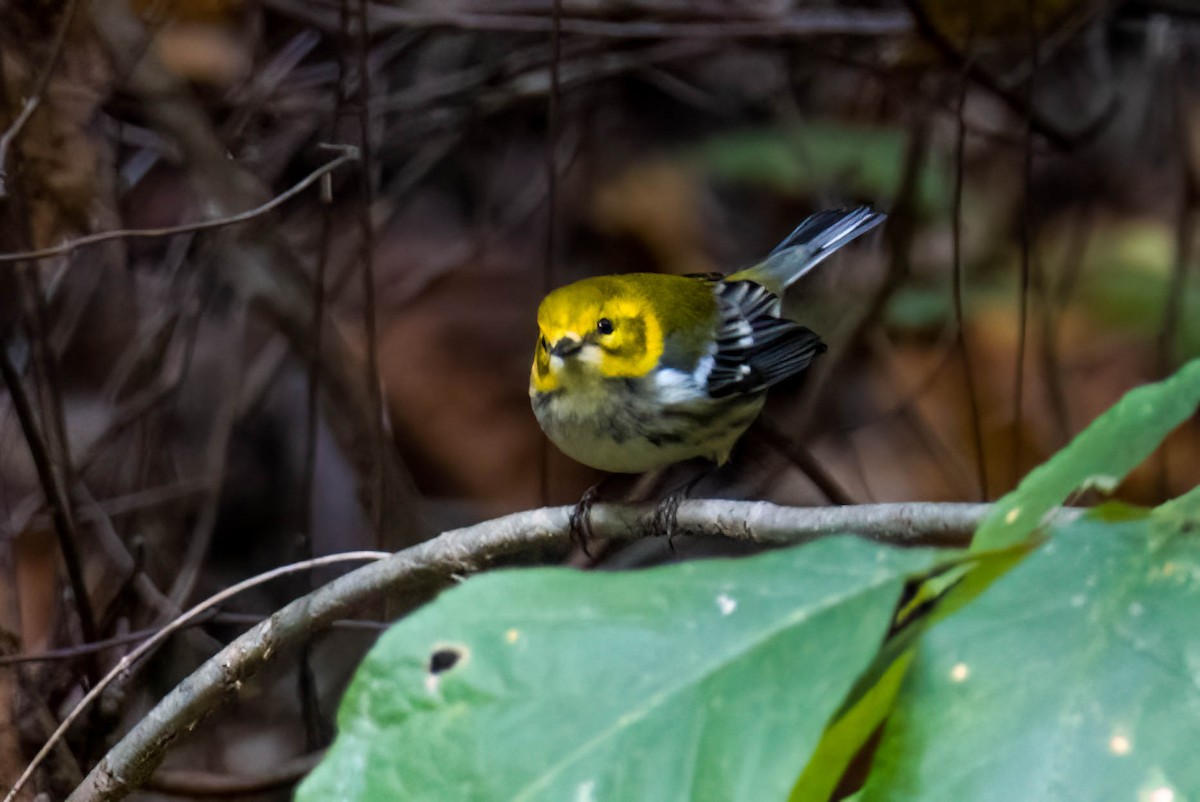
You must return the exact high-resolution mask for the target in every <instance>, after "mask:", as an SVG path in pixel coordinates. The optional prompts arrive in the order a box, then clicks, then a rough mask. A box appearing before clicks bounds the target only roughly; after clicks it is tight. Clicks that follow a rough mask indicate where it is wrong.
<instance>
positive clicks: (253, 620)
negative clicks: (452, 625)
mask: <svg viewBox="0 0 1200 802" xmlns="http://www.w3.org/2000/svg"><path fill="white" fill-rule="evenodd" d="M209 612H211V615H203V616H199V617H197V618H195V619H193V620H192V621H191V622H189V623H188V626H189V627H202V626H204V625H205V624H241V625H245V626H254V625H255V624H261V623H262V622H263V621H264V620H265V619H266V616H265V615H249V614H246V613H219V612H216V611H215V610H210V611H209ZM330 626H331V628H332V629H341V630H349V631H354V632H376V633H378V632H381V631H382V630H384V629H387V627H388V624H385V623H383V622H382V621H357V620H350V619H346V620H343V621H334V622H333V623H332V624H331V625H330ZM159 632H162V627H146V628H145V629H136V630H134V631H133V632H127V633H125V634H124V635H116V636H114V637H111V638H105V639H104V640H98V641H96V642H95V643H81V644H80V645H78V646H64V647H62V648H61V649H47V650H46V651H44V652H21V653H18V654H0V668H5V667H7V666H16V665H22V664H25V663H52V662H55V661H58V660H74V659H76V658H78V657H82V656H84V655H87V654H94V653H96V652H103V651H106V650H108V649H112V648H115V647H117V646H128V645H129V644H131V643H139V642H140V641H144V640H146V639H147V638H151V637H154V636H155V635H157V634H158V633H159ZM218 643H219V642H218ZM220 648H222V646H220V645H219V646H218V647H217V648H216V649H213V650H212V651H217V650H218V649H220Z"/></svg>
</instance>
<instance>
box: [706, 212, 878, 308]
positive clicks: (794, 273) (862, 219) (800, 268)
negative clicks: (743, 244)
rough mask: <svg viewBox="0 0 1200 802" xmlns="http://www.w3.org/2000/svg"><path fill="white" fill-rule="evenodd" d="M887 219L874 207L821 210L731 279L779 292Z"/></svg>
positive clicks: (730, 277)
mask: <svg viewBox="0 0 1200 802" xmlns="http://www.w3.org/2000/svg"><path fill="white" fill-rule="evenodd" d="M885 219H887V215H886V214H883V213H882V212H877V211H875V210H874V209H872V208H871V207H870V206H860V207H858V208H857V209H854V210H852V211H848V210H846V209H831V210H828V211H824V212H817V213H816V214H814V215H811V216H809V217H807V218H805V220H804V222H802V223H801V224H800V225H798V226H796V230H795V231H793V232H792V233H791V234H789V235H788V236H787V239H785V240H784V241H783V242H781V243H779V244H778V245H776V246H775V250H773V251H771V253H770V254H769V255H768V256H767V258H766V259H765V260H763V261H762V262H761V263H759V264H757V265H755V266H754V267H751V268H749V269H747V270H742V271H741V272H738V273H734V274H733V275H732V276H729V277H728V278H729V279H732V280H734V281H737V280H740V279H748V280H750V281H754V282H757V283H759V284H762V285H763V286H764V287H766V288H767V289H769V290H771V291H772V292H774V293H775V294H776V295H778V294H780V293H782V292H783V291H784V290H786V289H787V288H788V287H790V286H791V285H792V283H793V282H795V281H796V280H797V279H799V278H800V277H801V276H803V275H805V274H806V273H808V271H810V270H812V269H813V268H814V267H816V266H817V265H818V264H820V263H821V262H822V261H823V260H824V259H825V258H826V257H827V256H829V255H830V254H831V253H833V252H834V251H836V250H837V249H838V248H840V247H842V246H843V245H845V244H846V243H848V242H851V241H853V240H854V239H856V238H858V237H860V236H862V235H863V234H866V233H867V232H868V231H870V230H871V229H873V228H875V226H877V225H879V224H880V223H882V222H883V221H884V220H885Z"/></svg>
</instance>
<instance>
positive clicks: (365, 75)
mask: <svg viewBox="0 0 1200 802" xmlns="http://www.w3.org/2000/svg"><path fill="white" fill-rule="evenodd" d="M344 2H349V0H344ZM368 8H369V4H368V2H367V0H358V36H357V37H356V38H357V43H358V48H357V50H358V103H357V107H358V136H359V148H360V149H361V152H362V163H361V164H360V165H359V171H358V174H359V192H360V195H359V198H358V204H359V207H358V223H359V230H360V231H361V232H362V242H361V243H359V248H360V249H361V250H360V251H359V259H360V267H361V270H362V272H361V279H362V288H363V328H364V329H365V330H366V331H365V335H366V344H367V360H366V365H364V366H363V367H364V368H365V371H366V381H367V398H368V400H369V403H370V405H371V412H372V415H371V431H372V434H374V436H375V442H374V443H372V444H371V445H372V448H371V454H372V465H371V474H372V476H371V479H372V483H373V484H374V486H375V492H374V493H373V494H372V497H371V500H370V507H369V514H370V520H371V524H372V526H373V527H374V530H375V536H376V537H377V538H381V539H382V538H383V532H384V531H385V522H384V520H383V514H384V508H385V505H384V503H383V497H384V494H385V493H386V492H387V483H386V482H385V481H384V472H383V465H384V462H385V461H386V460H387V453H386V449H387V439H386V438H385V432H384V415H385V412H384V406H383V387H382V385H381V384H380V382H381V379H382V377H381V376H380V375H379V325H378V322H377V320H376V317H377V315H376V307H377V305H376V302H375V226H374V224H373V222H372V221H371V210H372V209H373V208H374V206H375V176H374V170H375V159H374V148H373V145H372V142H371V75H370V71H371V65H370V59H369V55H370V49H371V17H370V14H369V13H368ZM388 523H391V522H388Z"/></svg>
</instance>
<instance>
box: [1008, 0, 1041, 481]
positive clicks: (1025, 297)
mask: <svg viewBox="0 0 1200 802" xmlns="http://www.w3.org/2000/svg"><path fill="white" fill-rule="evenodd" d="M1025 24H1026V26H1027V27H1028V29H1029V30H1028V31H1027V34H1028V43H1027V44H1028V47H1029V78H1028V79H1027V81H1026V84H1025V109H1026V112H1027V114H1026V117H1025V147H1024V150H1023V152H1022V153H1021V238H1020V245H1021V286H1020V289H1019V291H1018V292H1019V295H1018V298H1017V358H1016V365H1015V366H1014V369H1013V370H1014V373H1013V427H1012V439H1011V440H1010V443H1011V445H1012V450H1011V462H1012V466H1011V470H1012V473H1011V474H1010V476H1011V477H1012V487H1016V485H1017V482H1019V481H1020V480H1021V456H1022V455H1021V444H1022V441H1023V440H1024V437H1023V434H1024V433H1023V432H1022V428H1023V423H1024V413H1025V351H1026V350H1027V347H1028V341H1029V286H1030V272H1031V270H1030V264H1031V260H1032V259H1033V255H1032V253H1031V251H1032V250H1033V209H1032V208H1031V207H1032V205H1033V193H1032V189H1033V131H1034V126H1033V109H1034V104H1035V103H1036V102H1037V72H1038V63H1039V56H1040V53H1039V42H1038V32H1037V20H1036V18H1035V16H1034V10H1033V0H1025Z"/></svg>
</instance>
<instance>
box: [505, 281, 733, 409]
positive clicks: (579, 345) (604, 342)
mask: <svg viewBox="0 0 1200 802" xmlns="http://www.w3.org/2000/svg"><path fill="white" fill-rule="evenodd" d="M715 318H716V299H715V297H714V296H713V291H712V286H711V284H709V283H706V282H704V281H701V280H697V279H695V278H689V277H684V276H668V275H661V274H658V273H624V274H621V275H615V276H597V277H595V278H587V279H583V280H582V281H577V282H575V283H574V284H568V285H567V286H565V287H560V288H559V289H557V290H555V291H554V292H552V293H550V294H549V295H547V296H546V297H545V299H544V300H543V301H542V305H541V306H540V307H539V308H538V329H539V331H538V342H537V349H536V351H535V353H534V358H533V370H532V371H531V373H530V377H529V389H530V392H534V393H548V392H553V391H555V390H560V389H570V390H575V389H587V388H589V387H594V386H595V385H596V384H597V383H599V382H601V381H603V380H605V379H618V378H637V377H640V376H645V375H646V374H648V373H650V371H652V370H654V368H655V367H656V366H657V365H658V364H659V360H661V359H662V356H663V352H664V350H667V349H670V350H671V353H679V354H680V356H681V357H682V358H683V359H684V360H685V361H688V360H691V361H694V360H695V359H698V358H699V357H700V356H701V355H702V352H703V351H704V348H705V345H706V344H707V343H708V341H709V338H710V337H711V335H712V330H713V326H714V321H715Z"/></svg>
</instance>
